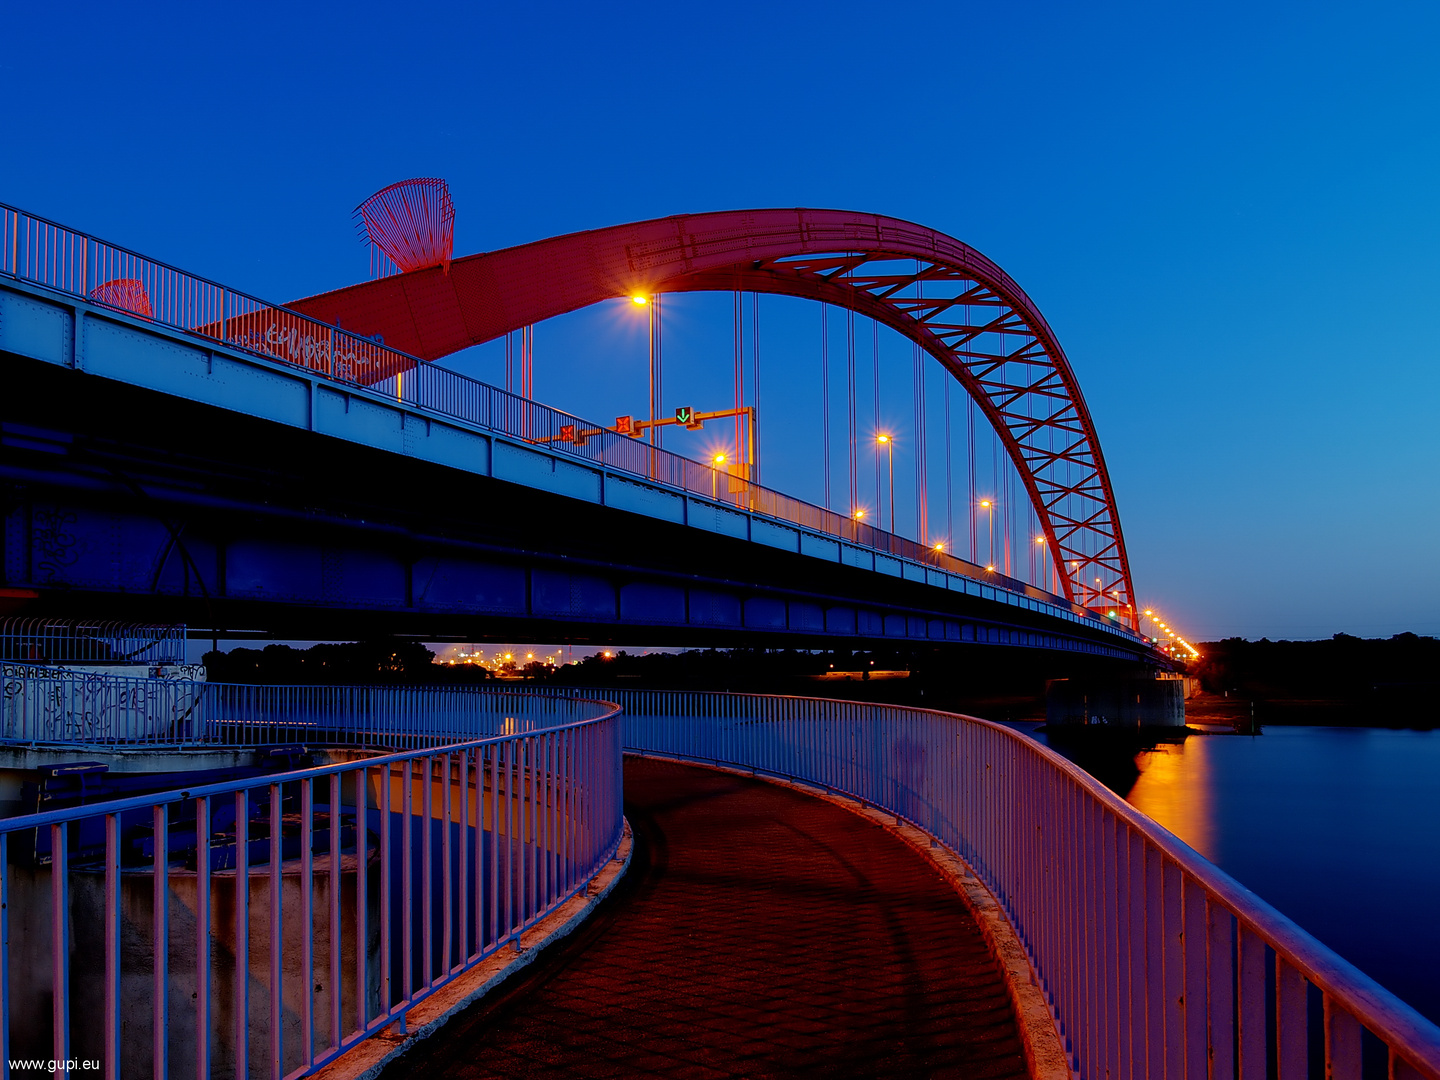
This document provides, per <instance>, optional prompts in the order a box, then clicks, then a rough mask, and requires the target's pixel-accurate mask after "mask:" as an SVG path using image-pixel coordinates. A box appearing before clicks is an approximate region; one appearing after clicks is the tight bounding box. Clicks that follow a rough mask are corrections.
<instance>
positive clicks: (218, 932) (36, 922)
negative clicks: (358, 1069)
mask: <svg viewBox="0 0 1440 1080" xmlns="http://www.w3.org/2000/svg"><path fill="white" fill-rule="evenodd" d="M355 868H356V860H355V857H354V856H353V855H346V856H344V858H343V861H342V869H341V875H340V883H339V887H340V913H341V927H340V953H341V978H340V987H339V992H340V995H341V1005H342V1012H341V1026H342V1029H343V1030H342V1034H344V1033H346V1032H349V1031H350V1030H352V1029H353V1028H354V1027H355V1023H356V1005H357V1001H356V981H355V980H356V970H355V966H356V965H355V956H356V952H355V950H356V920H355V895H356V894H355ZM299 869H300V868H299V863H298V862H294V863H286V864H285V865H284V867H283V869H282V871H281V913H282V926H283V930H282V939H281V940H282V948H283V959H284V962H283V965H282V980H281V987H282V1004H283V1009H282V1021H281V1022H282V1032H283V1037H284V1043H285V1050H286V1053H285V1071H287V1072H288V1071H290V1070H291V1069H293V1068H295V1067H296V1066H298V1065H299V1064H300V1063H301V1060H302V1057H301V1055H302V1047H301V1041H300V1037H301V1022H302V1014H303V1008H304V989H305V983H304V981H303V979H302V973H303V957H304V952H303V950H304V935H303V932H302V931H303V922H302V920H301V918H300V915H301V902H302V895H301V877H300V872H299ZM329 869H330V868H329V860H328V859H317V860H316V861H315V876H314V886H313V893H312V895H313V898H314V911H315V923H314V926H315V929H314V954H313V955H314V969H313V975H314V988H315V993H314V1008H315V1017H314V1030H315V1045H316V1047H317V1048H323V1047H324V1046H326V1045H327V1044H329V1043H332V1042H333V1041H334V1035H333V1033H332V1032H331V1029H330V1024H331V1022H330V1012H331V1003H332V1000H333V995H334V993H335V991H336V988H335V987H334V985H332V983H331V979H330V924H329V914H328V913H329V904H330V893H331V888H332V881H331V875H330V873H329ZM8 870H9V873H10V908H9V916H10V991H11V999H10V1037H11V1056H12V1057H44V1058H49V1057H50V1056H51V1046H52V1035H53V1025H52V1020H51V1003H52V1000H53V993H54V984H53V980H52V964H51V944H50V942H51V929H52V928H51V921H50V888H51V873H50V869H49V868H48V867H40V868H30V867H23V866H14V865H12V866H10V867H9V868H8ZM366 874H367V893H366V899H367V912H368V913H367V916H366V941H365V952H366V957H367V960H366V965H367V969H366V974H367V978H366V984H365V996H366V1001H367V1010H368V1012H369V1014H370V1015H372V1016H373V1015H374V1014H375V1013H376V1012H377V1011H378V1009H379V1004H380V983H379V968H380V964H379V957H380V907H379V895H380V889H379V885H380V874H379V866H378V861H377V860H376V859H375V858H374V857H372V858H371V859H370V860H369V862H368V865H367V868H366ZM121 881H122V888H121V945H120V968H121V985H120V1006H121V1023H122V1035H121V1072H122V1073H123V1074H124V1075H128V1076H149V1075H151V1074H152V1072H153V1068H152V1057H151V1055H152V1046H153V1038H152V1036H153V1032H154V1021H153V1010H154V975H153V972H154V959H153V958H154V943H155V939H154V910H155V908H154V879H153V877H152V875H151V874H150V873H148V872H126V873H123V874H122V875H121ZM169 884H170V891H169V919H170V932H169V940H168V947H167V951H166V955H167V963H168V966H169V971H170V980H169V993H168V1008H169V1025H168V1039H167V1045H168V1048H169V1053H170V1069H171V1074H172V1075H176V1076H185V1075H194V1071H195V1050H196V1044H197V1039H196V1029H195V1024H196V1006H197V1000H198V994H197V983H196V977H195V969H196V956H197V951H196V946H197V940H196V939H197V918H196V911H197V904H196V897H197V894H196V884H197V878H196V876H195V874H193V873H184V872H178V871H172V873H171V874H170V880H169ZM210 889H211V896H210V920H211V923H210V937H209V939H208V946H209V953H210V965H211V975H210V1010H211V1023H210V1046H211V1055H212V1058H211V1061H212V1064H211V1070H212V1073H213V1074H214V1075H222V1074H223V1075H233V1074H234V1069H235V1041H234V1031H235V1015H236V1009H237V1006H238V999H237V996H236V994H235V925H236V910H235V873H234V872H233V871H229V872H220V873H216V874H214V875H212V878H211V886H210ZM104 899H105V881H104V877H103V876H102V875H100V874H94V873H72V874H71V875H70V906H69V911H68V918H69V930H70V950H69V951H70V980H71V988H72V989H71V998H70V1000H71V1006H70V1008H71V1012H70V1018H71V1019H70V1023H71V1046H72V1050H71V1056H72V1057H76V1058H88V1059H90V1060H96V1059H103V1057H104V1056H105V1055H104V1052H103V1039H104V1017H105V998H104V974H105V937H104V920H103V914H104ZM249 904H250V911H249V920H248V927H249V932H248V939H249V949H250V962H249V966H248V970H249V976H248V985H249V993H250V1022H249V1025H248V1026H249V1052H250V1069H249V1074H250V1075H251V1076H254V1077H261V1076H268V1075H269V1069H268V1062H269V1058H270V985H271V980H270V875H269V868H268V867H260V868H259V869H258V870H255V871H252V872H251V874H250V876H249Z"/></svg>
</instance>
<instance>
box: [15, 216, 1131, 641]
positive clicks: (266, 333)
mask: <svg viewBox="0 0 1440 1080" xmlns="http://www.w3.org/2000/svg"><path fill="white" fill-rule="evenodd" d="M0 273H4V274H8V275H10V276H12V277H15V278H18V279H20V280H23V281H29V282H33V283H35V284H38V285H42V286H44V287H46V288H50V289H54V290H56V291H59V292H63V293H67V294H69V295H71V296H77V297H81V298H83V299H85V300H88V301H89V302H91V303H94V304H99V305H102V306H105V307H110V308H113V309H116V310H119V311H124V312H126V313H127V314H129V315H131V316H135V317H138V318H141V319H146V320H153V321H154V322H157V323H162V324H164V325H165V326H167V327H171V328H173V329H177V330H183V331H185V332H187V333H191V334H196V335H199V336H200V337H203V338H207V339H210V340H212V341H219V342H222V343H224V344H225V345H228V346H230V347H232V348H237V349H243V350H246V351H248V352H252V353H256V354H258V355H260V356H264V357H266V358H268V359H271V360H276V361H279V362H281V363H284V364H291V365H294V366H296V367H300V368H304V369H306V370H307V371H313V372H316V373H318V374H320V375H323V376H325V377H327V378H330V379H334V380H336V381H338V382H341V383H345V384H347V385H350V386H354V387H356V388H357V389H366V390H371V391H373V392H375V393H379V394H382V395H385V396H388V397H390V398H392V399H396V400H399V401H401V402H402V403H404V404H407V405H413V406H414V407H416V408H421V409H426V410H429V411H432V412H435V413H438V414H440V415H443V416H449V417H453V418H455V419H458V420H463V421H466V422H468V423H472V424H476V425H479V426H481V427H487V428H490V429H492V430H495V431H500V432H503V433H504V434H507V435H510V436H512V437H515V438H518V439H522V440H526V441H529V442H533V443H543V444H545V445H546V446H548V447H550V448H551V449H554V450H557V451H560V452H563V453H566V454H571V455H574V456H576V457H579V458H582V459H584V460H588V461H593V462H596V463H599V464H603V465H605V466H606V467H608V468H613V469H618V470H621V471H624V472H629V473H633V474H635V475H637V476H643V477H647V478H649V479H652V480H655V481H656V482H659V483H663V484H667V485H670V486H672V487H676V488H679V489H681V490H683V491H687V492H690V493H692V494H694V495H699V496H702V497H705V498H710V499H713V500H715V501H718V502H722V503H727V504H729V505H731V506H734V507H736V508H738V509H744V510H748V511H751V512H754V513H758V514H763V515H766V516H768V517H773V518H776V519H778V520H780V521H785V522H790V523H792V524H796V525H801V526H803V527H805V528H807V529H812V530H814V531H816V532H820V533H824V534H825V535H827V536H832V537H835V538H837V539H842V540H847V541H849V542H851V543H854V544H856V545H858V546H860V547H865V548H869V549H872V550H875V551H880V552H884V553H886V554H889V555H894V556H897V557H899V558H902V559H907V560H910V561H912V562H917V563H922V564H927V565H930V566H934V567H936V568H937V569H941V570H945V571H948V572H950V573H952V574H958V575H960V576H962V577H966V578H971V579H973V580H974V581H976V582H977V583H978V584H980V585H984V586H988V587H991V588H994V589H998V590H1001V592H1002V593H1004V594H1011V595H1014V596H1017V597H1025V598H1028V600H1029V601H1031V602H1033V603H1040V604H1044V605H1045V607H1046V610H1047V611H1048V613H1050V614H1053V615H1058V616H1060V617H1062V618H1066V619H1069V620H1071V621H1076V622H1078V621H1081V620H1088V621H1090V622H1092V623H1099V624H1100V625H1102V626H1105V627H1106V628H1107V629H1108V630H1110V631H1112V632H1115V633H1121V634H1124V635H1127V636H1131V637H1135V638H1138V637H1139V635H1138V634H1135V633H1134V632H1133V631H1132V630H1130V629H1129V628H1128V627H1126V626H1124V625H1122V623H1121V621H1119V620H1110V619H1107V618H1105V617H1104V616H1103V615H1102V614H1100V613H1097V612H1095V611H1092V610H1090V609H1088V608H1086V607H1084V606H1082V605H1079V604H1074V603H1071V602H1069V601H1067V600H1065V599H1063V598H1061V597H1057V596H1053V595H1051V594H1049V593H1046V592H1045V591H1044V590H1042V589H1038V588H1036V587H1035V586H1033V585H1027V584H1026V583H1025V582H1023V581H1021V580H1019V579H1017V578H1012V577H1009V576H1007V575H1004V574H1001V573H998V572H996V571H987V570H986V569H984V568H983V567H980V566H976V565H975V564H974V563H971V562H968V561H966V560H964V559H959V558H956V557H955V556H954V555H951V554H950V553H949V552H945V551H940V550H937V549H935V548H933V547H929V546H926V545H925V544H921V543H917V542H916V541H914V540H908V539H906V538H904V537H901V536H896V535H894V534H893V533H887V532H885V531H883V530H881V529H877V528H875V527H874V526H873V525H867V524H864V523H863V522H860V521H857V520H855V519H854V518H851V517H849V516H847V515H845V514H837V513H835V512H834V511H832V510H826V509H824V508H822V507H818V506H813V505H811V504H809V503H806V502H803V501H802V500H800V499H795V498H791V497H790V496H788V495H783V494H781V493H780V492H777V491H772V490H770V489H768V488H763V487H761V486H760V485H758V484H752V483H750V482H749V481H748V480H746V479H744V478H743V477H740V476H737V475H733V474H731V473H728V472H725V471H722V470H718V469H714V468H712V467H711V466H710V465H708V464H705V463H702V462H698V461H693V460H691V459H690V458H687V457H684V456H683V455H680V454H674V453H671V452H669V451H665V450H659V449H655V448H652V447H651V446H650V445H649V444H648V443H645V442H642V441H640V440H639V439H635V438H631V437H630V436H627V435H621V434H618V433H617V432H614V431H609V430H606V429H605V427H604V426H603V425H595V424H591V423H588V422H586V421H585V420H582V419H580V418H579V417H576V416H572V415H571V414H569V413H566V412H562V411H561V410H559V409H552V408H550V407H549V406H546V405H541V404H539V403H538V402H535V401H531V400H529V399H527V398H522V397H520V396H518V395H515V394H511V393H508V392H506V391H504V390H500V389H498V388H497V387H493V386H490V385H488V384H486V383H482V382H479V381H477V380H475V379H470V378H467V377H465V376H463V375H460V374H458V373H456V372H453V371H448V370H446V369H445V368H439V367H435V366H433V365H430V364H427V363H426V362H424V361H422V360H420V359H419V358H417V357H414V356H411V355H409V354H408V353H404V352H401V351H400V350H398V349H391V348H387V347H386V346H385V345H384V343H383V342H380V341H377V340H375V339H372V338H369V337H365V336H363V335H360V334H355V333H351V332H350V331H347V330H343V329H341V328H339V327H335V326H330V325H328V324H326V323H323V322H320V321H319V320H317V319H312V318H310V317H308V316H305V315H301V314H299V313H298V312H295V311H291V310H289V309H288V308H284V307H280V306H278V305H275V304H269V303H266V302H265V301H263V300H260V299H258V298H256V297H253V296H250V295H248V294H247V293H242V292H239V291H237V290H235V289H231V288H229V287H227V286H224V285H220V284H218V283H217V282H213V281H210V280H208V279H206V278H202V277H199V276H197V275H195V274H191V273H187V272H186V271H183V270H179V269H177V268H175V267H173V266H169V265H167V264H165V263H162V262H158V261H156V260H154V259H149V258H146V257H145V256H143V255H139V254H136V253H135V252H133V251H130V250H128V249H126V248H122V247H119V246H117V245H114V244H110V243H107V242H105V241H103V240H98V239H96V238H94V237H92V236H89V235H87V234H85V233H81V232H77V231H75V230H73V229H68V228H66V227H64V226H63V225H57V224H55V223H54V222H51V221H47V220H46V219H44V218H40V217H36V216H35V215H33V214H28V213H26V212H24V211H23V210H19V209H16V208H14V207H11V206H6V205H4V204H0ZM1120 614H1121V616H1122V617H1123V616H1124V615H1125V614H1126V613H1125V612H1121V613H1120Z"/></svg>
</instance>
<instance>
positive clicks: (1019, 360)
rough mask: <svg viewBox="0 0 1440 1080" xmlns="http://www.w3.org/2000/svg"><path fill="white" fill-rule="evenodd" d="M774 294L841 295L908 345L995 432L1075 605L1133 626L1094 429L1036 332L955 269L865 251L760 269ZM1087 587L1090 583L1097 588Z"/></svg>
mask: <svg viewBox="0 0 1440 1080" xmlns="http://www.w3.org/2000/svg"><path fill="white" fill-rule="evenodd" d="M757 274H760V275H770V276H774V277H775V278H777V279H781V281H783V280H784V279H790V281H789V283H788V287H786V286H785V285H783V284H781V282H780V281H777V284H780V285H781V287H780V288H778V289H777V290H776V291H783V292H791V293H795V294H797V295H809V296H826V297H830V298H833V297H834V294H835V293H837V292H839V293H841V294H845V293H848V294H849V299H850V301H851V304H852V305H853V307H854V309H855V310H856V311H860V312H862V313H864V314H868V315H871V316H872V317H874V318H878V319H880V320H881V321H882V322H884V323H886V324H887V325H889V326H891V327H892V328H894V329H896V330H898V331H899V332H900V333H902V334H904V335H905V336H906V337H910V338H912V339H914V340H917V341H919V342H920V344H921V346H922V347H923V348H925V349H926V350H927V351H928V352H929V353H930V354H931V355H932V356H934V357H935V359H936V360H938V361H939V362H940V364H941V365H942V366H943V367H944V368H945V369H946V370H947V371H949V372H950V373H951V375H953V376H954V377H955V378H956V379H957V380H959V382H960V383H961V385H962V386H964V387H965V390H966V392H968V393H969V394H970V396H971V397H973V398H974V399H975V401H976V403H977V404H978V405H979V407H980V408H981V409H982V410H983V411H984V413H985V415H986V416H987V417H988V418H989V420H990V423H991V424H992V425H993V426H994V428H995V430H996V431H997V432H998V433H999V436H1000V439H1001V442H1002V443H1003V444H1004V446H1005V450H1006V452H1007V453H1008V454H1009V456H1010V459H1011V461H1012V462H1013V464H1014V465H1015V469H1016V471H1017V472H1018V473H1019V475H1020V479H1021V481H1022V482H1023V483H1024V485H1025V489H1026V491H1027V492H1028V493H1029V496H1030V500H1031V503H1032V505H1034V507H1035V509H1036V513H1037V515H1038V517H1039V519H1040V524H1041V527H1042V529H1043V530H1044V532H1045V539H1046V545H1047V547H1048V548H1049V550H1050V555H1051V558H1052V559H1053V560H1054V562H1055V565H1056V567H1057V568H1058V571H1059V573H1058V575H1057V577H1058V580H1060V581H1062V582H1063V583H1064V585H1065V592H1066V595H1067V596H1068V597H1069V599H1070V600H1071V601H1073V602H1075V603H1078V604H1082V605H1084V606H1087V607H1091V608H1094V609H1096V610H1097V611H1104V612H1109V611H1115V612H1116V613H1117V615H1118V617H1119V618H1120V619H1122V621H1124V622H1127V623H1130V624H1131V625H1135V622H1136V620H1135V609H1134V607H1133V604H1134V588H1133V585H1132V583H1131V578H1130V567H1129V560H1128V559H1127V557H1126V554H1125V546H1124V541H1123V539H1122V537H1121V532H1120V522H1119V518H1118V515H1117V514H1116V512H1115V500H1114V495H1113V492H1112V491H1111V487H1110V479H1109V476H1108V474H1107V473H1106V470H1105V462H1104V459H1103V457H1102V456H1101V453H1100V444H1099V440H1098V439H1097V437H1096V434H1095V427H1094V424H1093V423H1092V422H1091V420H1090V414H1089V411H1088V410H1087V409H1086V407H1085V401H1084V398H1083V397H1082V395H1081V393H1080V387H1079V384H1078V383H1077V382H1076V380H1075V377H1074V375H1073V373H1072V372H1071V371H1070V366H1069V363H1068V362H1067V361H1066V359H1065V357H1064V354H1063V352H1061V350H1060V348H1059V346H1058V345H1057V344H1054V343H1053V338H1051V335H1050V333H1049V328H1048V327H1037V326H1032V325H1031V324H1030V321H1029V320H1028V319H1027V317H1026V316H1025V314H1024V313H1023V312H1022V311H1021V310H1019V309H1018V306H1017V305H1014V304H1012V303H1011V302H1010V301H1008V300H1007V299H1005V297H1004V296H1003V295H1001V293H999V292H997V291H996V290H995V289H994V288H992V287H991V286H989V285H987V284H985V283H984V282H982V281H979V280H977V279H976V278H975V277H974V276H972V275H970V274H968V273H967V272H966V271H965V270H964V269H962V268H957V267H954V266H949V265H946V264H943V263H938V262H927V261H925V260H917V259H913V258H896V257H893V256H889V255H886V254H877V253H874V252H870V253H861V254H840V255H830V256H818V257H817V256H813V255H806V256H799V257H791V258H782V259H772V260H763V261H761V262H759V263H756V264H752V265H751V266H750V267H747V268H746V276H747V277H750V278H753V277H754V276H755V275H757ZM1097 579H1098V581H1097Z"/></svg>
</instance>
